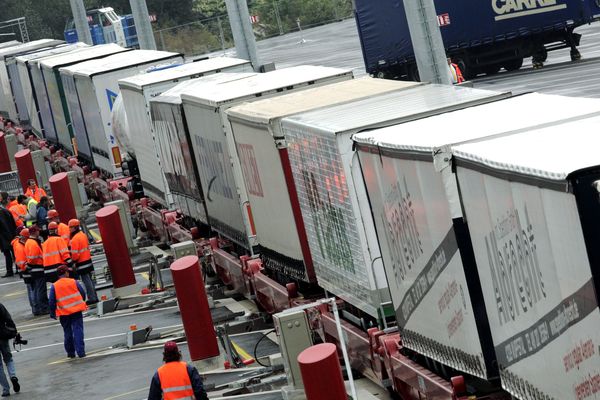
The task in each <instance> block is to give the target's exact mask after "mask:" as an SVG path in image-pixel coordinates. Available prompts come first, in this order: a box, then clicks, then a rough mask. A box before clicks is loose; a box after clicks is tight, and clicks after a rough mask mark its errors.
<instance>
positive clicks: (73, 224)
mask: <svg viewBox="0 0 600 400" xmlns="http://www.w3.org/2000/svg"><path fill="white" fill-rule="evenodd" d="M74 227H79V220H78V219H75V218H73V219H71V220H69V228H74Z"/></svg>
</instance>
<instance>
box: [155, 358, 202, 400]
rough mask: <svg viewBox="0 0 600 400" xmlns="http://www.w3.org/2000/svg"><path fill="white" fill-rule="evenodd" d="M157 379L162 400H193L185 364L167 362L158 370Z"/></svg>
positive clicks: (190, 382) (181, 362)
mask: <svg viewBox="0 0 600 400" xmlns="http://www.w3.org/2000/svg"><path fill="white" fill-rule="evenodd" d="M158 379H159V380H160V387H161V389H162V392H163V399H164V400H182V399H193V398H194V390H193V388H192V381H191V380H190V376H189V375H188V372H187V363H185V362H183V361H172V362H168V363H166V364H165V365H163V366H162V367H160V368H159V369H158Z"/></svg>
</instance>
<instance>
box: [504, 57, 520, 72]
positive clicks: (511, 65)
mask: <svg viewBox="0 0 600 400" xmlns="http://www.w3.org/2000/svg"><path fill="white" fill-rule="evenodd" d="M502 66H503V67H504V69H505V70H507V71H516V70H518V69H520V68H521V67H522V66H523V59H522V58H515V59H513V60H510V61H506V62H505V63H504V64H503V65H502Z"/></svg>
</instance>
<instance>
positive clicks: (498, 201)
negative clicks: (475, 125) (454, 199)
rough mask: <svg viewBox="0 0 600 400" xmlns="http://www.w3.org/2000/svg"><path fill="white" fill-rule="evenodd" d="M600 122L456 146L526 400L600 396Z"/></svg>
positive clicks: (497, 322)
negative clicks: (599, 157)
mask: <svg viewBox="0 0 600 400" xmlns="http://www.w3.org/2000/svg"><path fill="white" fill-rule="evenodd" d="M599 127H600V118H599V117H592V118H587V119H579V120H575V121H571V122H567V123H562V124H555V125H552V126H548V127H543V128H539V129H536V130H533V131H530V132H525V133H520V134H518V135H511V136H507V137H499V138H495V139H490V140H487V141H482V142H476V143H467V144H462V145H458V146H454V147H453V148H452V154H453V165H454V168H455V169H456V176H457V177H458V184H459V187H460V198H461V204H462V207H463V209H464V210H465V217H466V219H467V222H468V224H469V230H470V233H471V239H472V242H473V249H474V252H475V259H476V262H477V270H478V273H479V277H480V280H481V284H482V289H483V294H484V300H485V306H486V309H487V312H488V320H489V322H490V325H491V331H492V338H493V342H494V347H495V351H496V359H497V361H498V367H499V369H500V377H501V382H502V386H503V387H504V388H505V389H506V390H507V391H509V392H510V393H512V394H513V395H514V396H516V397H517V398H519V399H521V400H537V399H548V398H550V399H597V398H598V395H599V393H598V382H599V381H600V375H599V374H600V356H599V354H598V346H599V344H600V310H599V309H598V294H599V293H600V292H599V290H600V285H599V283H600V274H599V270H600V269H599V262H600V248H599V247H598V241H599V240H600V230H599V226H598V220H599V218H600V206H599V198H600V196H599V193H600V192H599V191H598V187H599V185H598V182H599V180H600V164H599V162H598V151H597V150H598V145H599V144H600V141H599V139H598V128H599Z"/></svg>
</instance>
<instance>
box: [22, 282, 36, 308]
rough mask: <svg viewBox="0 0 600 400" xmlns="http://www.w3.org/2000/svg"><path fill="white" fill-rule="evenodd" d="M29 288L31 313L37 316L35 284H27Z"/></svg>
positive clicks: (28, 296)
mask: <svg viewBox="0 0 600 400" xmlns="http://www.w3.org/2000/svg"><path fill="white" fill-rule="evenodd" d="M25 286H27V299H28V300H29V305H30V306H31V312H32V313H33V314H35V311H36V310H35V305H36V304H37V303H36V301H35V293H34V292H33V284H31V283H26V284H25Z"/></svg>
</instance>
